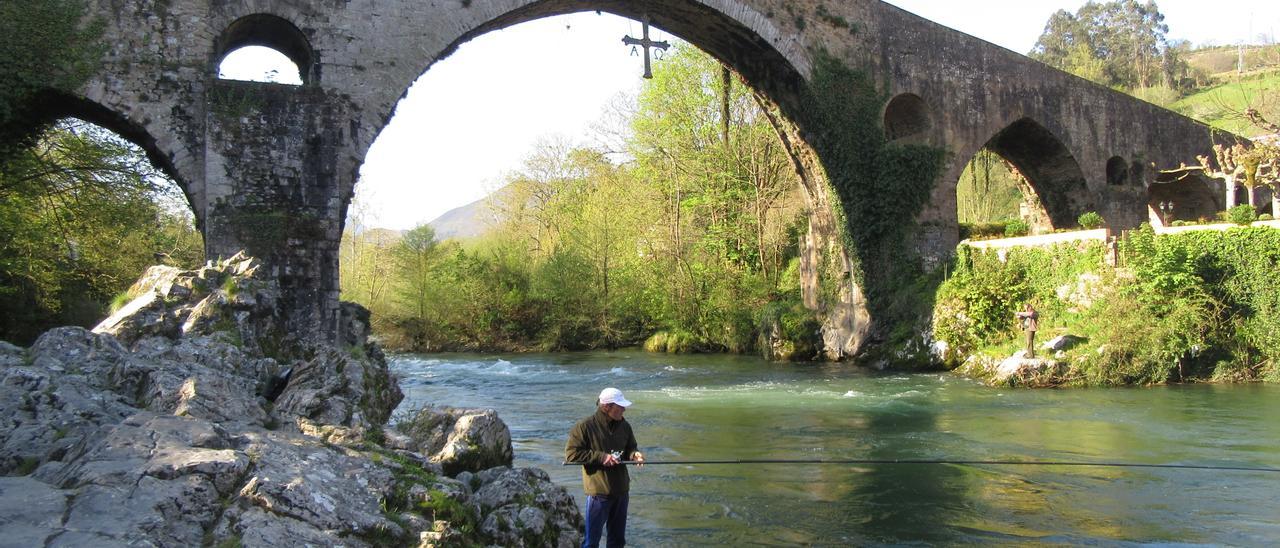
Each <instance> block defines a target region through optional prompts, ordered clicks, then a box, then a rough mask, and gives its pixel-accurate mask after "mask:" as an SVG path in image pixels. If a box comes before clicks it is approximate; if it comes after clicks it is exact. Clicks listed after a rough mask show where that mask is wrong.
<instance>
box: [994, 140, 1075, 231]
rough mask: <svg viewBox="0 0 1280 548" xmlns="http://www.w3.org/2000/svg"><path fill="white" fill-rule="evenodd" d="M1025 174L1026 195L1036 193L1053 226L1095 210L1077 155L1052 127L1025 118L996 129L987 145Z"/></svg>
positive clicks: (1069, 222)
mask: <svg viewBox="0 0 1280 548" xmlns="http://www.w3.org/2000/svg"><path fill="white" fill-rule="evenodd" d="M985 148H986V149H987V150H990V151H991V152H993V153H995V154H998V155H999V156H1000V157H1002V158H1004V159H1005V160H1007V161H1008V162H1009V164H1010V165H1012V166H1013V167H1014V168H1016V169H1017V171H1018V172H1019V173H1021V174H1022V175H1023V176H1024V177H1025V181H1026V185H1027V186H1026V193H1027V196H1028V197H1030V196H1035V197H1036V200H1035V202H1036V203H1038V204H1039V205H1040V206H1041V207H1042V208H1043V211H1044V215H1045V222H1046V223H1047V224H1048V226H1049V227H1050V229H1059V228H1069V227H1074V226H1076V224H1077V219H1078V218H1079V216H1080V215H1081V214H1083V213H1085V212H1089V211H1096V209H1097V208H1096V204H1095V203H1094V199H1093V195H1092V193H1090V192H1089V188H1088V185H1087V184H1086V182H1085V177H1084V172H1083V170H1082V169H1081V168H1080V164H1079V162H1077V161H1076V158H1075V156H1074V155H1073V154H1072V153H1071V151H1070V150H1069V149H1068V148H1067V147H1066V145H1065V144H1063V141H1062V139H1060V138H1059V137H1058V136H1057V135H1055V134H1054V132H1053V131H1051V130H1049V129H1048V128H1046V127H1045V126H1044V125H1042V124H1040V123H1039V122H1037V121H1035V120H1033V119H1031V118H1022V119H1019V120H1017V121H1015V122H1013V123H1012V124H1009V125H1008V126H1006V127H1005V128H1004V129H1003V130H1001V131H1000V132H998V133H996V135H995V136H993V137H992V138H991V139H990V140H989V141H987V144H986V146H985Z"/></svg>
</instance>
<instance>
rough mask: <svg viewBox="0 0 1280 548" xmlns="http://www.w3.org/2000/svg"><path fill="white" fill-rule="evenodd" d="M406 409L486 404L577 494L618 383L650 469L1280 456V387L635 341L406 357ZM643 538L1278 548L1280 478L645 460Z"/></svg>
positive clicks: (531, 456)
mask: <svg viewBox="0 0 1280 548" xmlns="http://www.w3.org/2000/svg"><path fill="white" fill-rule="evenodd" d="M391 367H392V369H393V370H394V371H395V372H397V373H398V374H399V375H401V377H402V380H401V387H402V388H403V390H404V392H405V401H404V403H403V404H401V407H400V411H399V413H404V412H406V411H407V410H409V409H412V408H416V407H420V406H423V405H426V404H436V405H449V406H455V407H490V408H494V409H496V410H497V411H498V413H499V415H500V416H501V417H502V419H503V420H504V421H505V422H506V423H507V425H508V426H509V427H510V428H511V435H512V441H513V442H514V445H515V454H516V456H515V465H516V466H536V467H539V468H542V469H543V470H546V471H547V472H548V473H549V474H550V475H551V477H552V479H553V480H554V481H555V482H556V483H558V484H560V485H563V486H564V487H566V488H567V489H568V490H569V492H570V493H573V494H574V496H575V497H576V498H577V500H578V502H579V507H581V504H582V501H583V496H582V486H581V481H580V477H579V468H577V467H572V466H562V465H561V461H562V459H563V456H564V444H565V439H566V437H567V433H568V430H569V428H570V427H571V426H572V425H573V423H574V422H575V421H577V420H578V419H581V418H583V417H585V416H587V415H589V414H591V413H592V412H593V410H594V398H595V396H596V395H597V394H598V393H599V391H600V389H601V388H604V387H606V386H616V387H618V388H621V389H622V390H623V391H624V392H625V393H626V396H627V398H628V399H630V400H632V401H633V402H634V405H633V406H632V407H631V408H630V409H629V410H628V411H627V420H628V421H629V422H631V423H632V426H633V428H634V430H635V432H636V438H637V440H638V441H639V444H640V447H641V450H642V451H644V452H645V454H646V456H647V458H648V459H649V460H651V461H659V460H695V459H699V460H700V459H945V460H1053V461H1093V462H1102V461H1118V462H1132V463H1148V464H1155V463H1158V464H1197V465H1222V466H1246V467H1272V468H1276V467H1280V386H1271V385H1195V386H1171V387H1157V388H1131V389H1129V388H1126V389H1089V390H1084V389H1079V390H1074V389H1073V390H1011V389H996V388H989V387H985V386H982V385H981V384H978V383H975V382H973V381H970V380H967V379H964V378H961V377H958V376H954V375H951V374H946V373H932V374H873V373H869V372H867V371H865V370H862V369H858V368H854V367H850V366H842V365H793V364H773V363H768V362H765V361H763V360H760V359H757V358H750V357H741V356H722V355H715V356H669V355H656V354H646V353H642V352H632V351H625V352H598V353H574V354H512V355H478V354H442V355H400V356H394V357H392V359H391ZM631 476H632V492H631V513H630V521H629V524H628V541H629V544H630V545H632V546H741V545H824V546H829V545H859V546H865V545H902V544H913V545H956V544H961V545H975V544H981V545H1013V544H1027V543H1033V544H1054V545H1064V544H1067V545H1078V544H1091V545H1098V544H1101V545H1108V546H1111V545H1128V546H1148V545H1233V546H1273V545H1276V544H1280V474H1278V473H1261V472H1224V471H1204V470H1183V469H1139V468H1094V467H1065V466H1034V467H1032V466H1025V467H1024V466H1017V467H1011V466H997V465H901V464H882V465H856V466H854V465H831V464H819V465H784V464H769V465H650V466H646V467H644V468H641V469H632V471H631Z"/></svg>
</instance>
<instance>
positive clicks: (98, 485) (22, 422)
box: [0, 256, 582, 547]
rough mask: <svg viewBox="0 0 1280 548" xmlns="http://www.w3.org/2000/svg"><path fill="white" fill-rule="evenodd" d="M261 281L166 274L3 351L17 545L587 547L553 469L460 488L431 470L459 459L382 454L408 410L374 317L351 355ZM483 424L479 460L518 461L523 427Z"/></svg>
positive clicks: (238, 263)
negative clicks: (119, 305)
mask: <svg viewBox="0 0 1280 548" xmlns="http://www.w3.org/2000/svg"><path fill="white" fill-rule="evenodd" d="M257 270H258V266H257V262H256V261H255V260H254V259H251V258H247V257H243V256H237V257H233V258H232V259H230V260H227V261H223V262H218V263H211V264H209V265H207V266H205V267H204V268H201V269H198V270H194V271H180V270H176V269H171V268H164V267H156V268H153V269H151V270H150V271H148V273H147V275H146V276H144V278H143V280H141V281H140V282H139V283H138V284H137V285H135V287H134V290H133V293H134V295H135V298H134V300H133V301H132V302H130V303H129V304H128V305H127V306H126V307H125V308H124V309H122V311H121V312H119V313H117V314H115V315H113V316H112V317H111V318H109V319H108V320H106V321H104V322H103V323H102V324H101V325H99V326H98V327H97V328H95V330H94V331H93V332H90V331H87V330H84V329H81V328H75V327H67V328H59V329H54V330H51V331H49V332H47V333H45V334H44V335H43V336H41V337H40V338H39V339H38V340H37V341H36V342H35V344H34V345H32V347H31V348H28V349H22V348H18V347H14V346H12V345H8V344H3V343H0V416H3V417H5V420H4V421H0V474H2V475H3V477H0V538H3V539H4V540H3V541H0V544H4V545H13V546H42V545H43V546H125V545H129V546H134V545H142V546H197V545H206V546H208V545H236V546H296V545H318V546H333V545H344V546H355V547H359V546H382V545H388V544H390V545H411V546H436V545H472V544H476V545H483V544H500V545H509V546H518V545H526V546H533V545H538V546H543V545H559V546H569V545H572V544H574V543H576V542H578V541H580V540H581V532H580V531H581V521H582V518H581V514H580V513H579V511H578V510H577V508H576V507H575V505H574V504H573V499H572V498H570V497H569V495H568V494H567V493H566V492H565V490H564V489H563V488H560V487H557V486H555V485H554V484H552V483H551V482H550V481H549V479H548V478H547V476H546V474H545V473H542V472H540V471H537V470H511V469H509V468H506V467H505V466H503V467H501V468H493V469H489V470H481V468H478V467H476V466H478V464H477V463H484V467H488V466H491V465H490V464H488V463H489V461H485V460H475V459H472V460H470V461H469V462H471V463H472V466H471V468H472V469H473V471H476V472H477V473H476V474H471V473H470V472H467V473H466V475H464V476H463V479H453V478H450V477H447V476H446V474H445V472H446V470H445V469H444V467H443V466H442V465H441V464H437V463H436V462H433V461H439V462H441V463H451V462H456V461H457V459H453V460H452V461H451V460H450V459H449V458H445V457H442V456H441V455H440V454H431V453H430V452H428V453H422V452H419V451H418V450H420V449H422V446H421V445H417V446H412V445H413V444H412V443H400V444H399V445H400V447H399V448H397V447H396V445H397V444H386V445H384V444H381V443H379V442H380V441H381V439H382V432H383V430H382V429H383V427H384V424H385V422H386V420H387V418H388V417H390V415H391V412H392V411H393V410H394V409H395V407H396V405H398V404H399V402H400V400H401V398H402V396H401V393H400V390H399V387H398V385H397V383H396V380H395V379H394V377H393V376H392V375H391V373H390V371H389V370H388V369H387V365H386V361H385V359H384V357H383V355H382V352H381V351H380V350H378V348H377V346H376V345H374V344H371V343H369V342H367V340H366V338H367V334H368V313H367V312H365V311H363V309H360V308H359V307H356V306H354V305H344V307H343V310H342V318H341V322H342V323H343V325H342V326H340V333H342V338H341V339H340V342H339V343H338V345H336V346H334V345H320V344H315V343H307V342H303V341H296V340H291V338H290V337H289V336H288V335H287V334H286V333H281V332H280V330H279V329H278V327H277V325H279V324H277V323H275V322H276V320H278V316H279V314H278V311H277V310H276V308H275V307H276V303H277V302H278V296H279V289H278V287H276V286H275V282H273V281H269V280H265V279H263V278H260V277H259V276H258V275H257ZM467 417H473V418H469V419H467V422H469V423H470V424H472V425H473V426H468V427H463V428H461V431H463V432H465V433H466V435H467V436H470V437H464V438H460V439H465V440H470V441H466V442H463V445H464V446H466V447H467V448H470V447H471V444H472V442H473V441H483V442H484V444H485V445H484V447H486V448H502V447H505V453H504V452H503V450H501V449H498V450H495V451H496V454H498V455H499V456H502V455H505V457H504V458H505V460H503V459H501V458H500V459H499V461H500V462H497V463H495V464H494V465H497V464H501V465H509V464H510V463H511V450H510V447H511V442H510V434H509V433H508V431H507V428H506V426H505V425H504V424H502V423H501V421H499V420H498V419H497V417H496V415H493V414H492V413H490V414H488V415H486V414H478V415H467V414H462V415H460V416H459V418H458V419H457V420H454V422H453V424H455V425H458V424H462V423H463V422H464V421H463V420H462V419H463V418H467ZM481 425H483V426H481ZM397 439H399V440H400V441H404V439H408V438H407V437H406V438H403V439H401V438H400V437H397ZM446 439H448V437H447V436H446ZM432 450H433V451H436V452H437V453H439V452H440V451H445V452H448V451H452V453H450V454H452V455H455V456H457V455H464V456H465V455H466V454H467V453H466V451H463V450H460V449H457V448H455V449H452V450H449V449H448V444H447V443H446V444H445V445H444V446H442V447H440V448H439V449H436V448H434V447H433V448H432ZM486 451H488V449H486ZM495 451H489V452H490V453H494V452H495ZM462 460H467V459H466V458H463V459H462ZM508 491H509V492H508Z"/></svg>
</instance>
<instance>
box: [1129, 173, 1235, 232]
mask: <svg viewBox="0 0 1280 548" xmlns="http://www.w3.org/2000/svg"><path fill="white" fill-rule="evenodd" d="M1219 188H1220V187H1219V186H1218V185H1216V184H1214V183H1213V182H1212V181H1211V180H1209V179H1207V178H1205V177H1203V176H1201V175H1200V174H1198V173H1195V172H1183V173H1161V174H1159V175H1157V176H1156V179H1155V181H1154V182H1153V183H1152V185H1151V186H1150V187H1148V188H1147V220H1148V222H1150V223H1151V225H1152V226H1170V225H1172V224H1173V223H1174V222H1175V221H1209V220H1212V219H1214V218H1215V215H1216V214H1217V213H1218V212H1219V211H1221V210H1222V196H1221V195H1220V192H1219Z"/></svg>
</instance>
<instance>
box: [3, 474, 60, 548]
mask: <svg viewBox="0 0 1280 548" xmlns="http://www.w3.org/2000/svg"><path fill="white" fill-rule="evenodd" d="M66 511H67V496H66V495H65V494H64V493H63V492H62V490H60V489H56V488H54V487H52V486H50V485H49V484H47V483H44V482H41V481H38V480H36V479H33V478H29V477H0V533H2V534H0V546H14V547H18V546H24V547H25V546H47V545H48V541H49V539H50V538H52V537H53V536H54V535H57V534H59V533H62V532H63V528H62V516H63V514H65V513H66Z"/></svg>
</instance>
